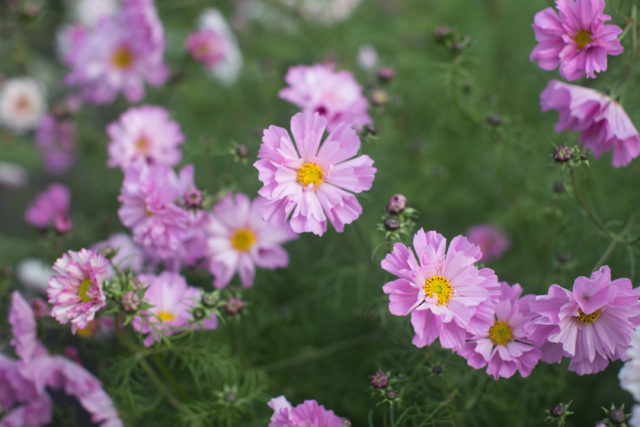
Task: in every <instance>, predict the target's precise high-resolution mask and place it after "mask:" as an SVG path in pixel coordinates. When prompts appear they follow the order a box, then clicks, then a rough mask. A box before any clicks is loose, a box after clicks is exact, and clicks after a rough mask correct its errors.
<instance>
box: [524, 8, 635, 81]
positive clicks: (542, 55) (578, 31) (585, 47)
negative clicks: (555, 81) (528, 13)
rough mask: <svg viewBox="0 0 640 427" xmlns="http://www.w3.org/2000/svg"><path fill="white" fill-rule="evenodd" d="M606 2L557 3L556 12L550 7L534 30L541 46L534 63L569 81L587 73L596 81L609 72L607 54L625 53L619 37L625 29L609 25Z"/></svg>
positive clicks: (538, 18)
mask: <svg viewBox="0 0 640 427" xmlns="http://www.w3.org/2000/svg"><path fill="white" fill-rule="evenodd" d="M604 6H605V4H604V0H556V8H557V9H558V11H557V12H556V11H555V10H554V9H553V8H551V7H548V8H546V9H544V10H543V11H541V12H538V13H537V14H536V16H535V19H534V23H533V30H534V31H535V33H536V40H537V41H538V45H537V46H536V47H535V48H534V49H533V51H532V52H531V56H530V59H531V61H538V65H539V66H540V68H542V69H544V70H553V69H554V68H556V67H557V66H558V65H560V74H561V75H562V77H564V78H566V79H567V80H578V79H579V78H580V77H582V76H583V75H584V74H586V75H587V77H588V78H592V79H593V78H595V77H596V73H598V72H601V71H605V70H606V69H607V55H619V54H620V53H622V50H623V48H622V45H621V44H620V40H618V38H617V36H618V35H619V34H620V33H622V29H621V28H620V27H618V26H617V25H605V22H607V21H609V20H610V19H611V17H610V16H609V15H605V14H604Z"/></svg>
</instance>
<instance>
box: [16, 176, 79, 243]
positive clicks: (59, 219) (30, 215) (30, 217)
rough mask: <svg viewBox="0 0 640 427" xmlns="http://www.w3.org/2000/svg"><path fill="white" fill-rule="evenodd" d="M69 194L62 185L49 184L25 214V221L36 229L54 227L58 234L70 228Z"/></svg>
mask: <svg viewBox="0 0 640 427" xmlns="http://www.w3.org/2000/svg"><path fill="white" fill-rule="evenodd" d="M70 200H71V193H70V192H69V189H68V188H67V187H66V186H65V185H62V184H51V185H49V186H48V187H47V189H46V190H45V191H43V192H42V193H39V194H38V195H37V196H36V199H35V200H34V201H33V202H32V203H31V205H30V206H29V207H28V208H27V211H26V212H25V220H26V221H27V222H28V223H29V224H31V225H33V226H35V227H38V228H47V227H50V226H52V225H53V226H54V227H55V229H56V230H57V231H58V232H60V233H65V232H67V231H69V229H70V228H71V219H69V213H68V212H69V203H70Z"/></svg>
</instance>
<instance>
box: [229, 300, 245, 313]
mask: <svg viewBox="0 0 640 427" xmlns="http://www.w3.org/2000/svg"><path fill="white" fill-rule="evenodd" d="M243 309H244V302H242V300H241V299H240V298H230V299H229V301H227V304H226V305H225V306H224V310H225V311H226V312H227V313H228V314H238V313H240V312H241V311H242V310H243Z"/></svg>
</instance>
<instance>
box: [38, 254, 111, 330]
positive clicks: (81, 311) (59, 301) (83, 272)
mask: <svg viewBox="0 0 640 427" xmlns="http://www.w3.org/2000/svg"><path fill="white" fill-rule="evenodd" d="M108 266H109V261H107V259H106V258H105V257H103V256H102V255H100V254H96V253H94V252H92V251H90V250H87V249H81V250H80V252H74V251H68V252H67V253H66V254H64V255H62V258H58V260H57V261H56V262H55V263H54V264H53V275H52V276H51V278H50V279H49V287H48V289H47V294H48V295H49V304H51V305H52V306H53V309H52V310H51V315H52V316H53V317H55V318H56V320H57V321H58V322H60V323H62V324H63V325H66V324H67V323H69V322H71V331H72V332H73V333H74V334H75V333H76V330H77V329H78V328H80V329H84V328H86V327H87V325H88V324H89V322H90V321H91V320H93V318H94V317H95V314H96V312H97V311H98V310H100V309H101V308H102V307H104V306H105V305H106V304H107V303H106V297H105V294H104V291H103V290H102V284H103V283H104V281H105V279H106V277H107V269H108Z"/></svg>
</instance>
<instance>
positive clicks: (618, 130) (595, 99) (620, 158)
mask: <svg viewBox="0 0 640 427" xmlns="http://www.w3.org/2000/svg"><path fill="white" fill-rule="evenodd" d="M540 105H541V107H542V111H549V110H557V111H558V113H559V119H558V123H556V126H555V130H556V131H557V132H560V131H564V130H572V131H576V132H580V139H579V140H578V142H580V143H581V144H584V145H585V147H587V148H589V149H590V150H591V151H593V155H594V156H595V157H596V158H598V157H600V156H601V155H602V154H603V153H604V152H607V151H612V150H613V160H612V162H611V163H612V165H613V166H614V167H620V166H626V165H628V164H629V163H630V162H631V160H632V159H635V158H636V157H638V155H640V137H638V131H637V130H636V128H635V126H634V125H633V123H631V120H630V119H629V116H627V113H625V111H624V109H623V108H622V106H621V105H620V104H619V103H618V102H616V101H615V100H613V99H611V98H610V97H609V96H607V95H604V94H602V93H600V92H597V91H595V90H593V89H587V88H584V87H580V86H575V85H570V84H567V83H562V82H559V81H557V80H552V81H550V82H549V84H548V85H547V87H546V89H545V90H544V91H543V92H542V93H541V94H540Z"/></svg>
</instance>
